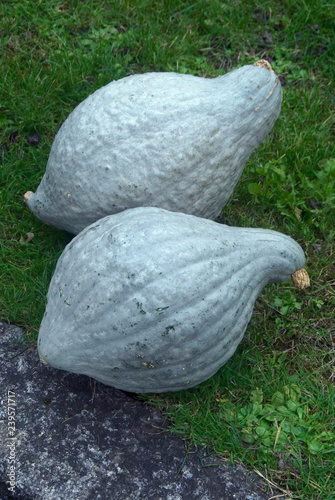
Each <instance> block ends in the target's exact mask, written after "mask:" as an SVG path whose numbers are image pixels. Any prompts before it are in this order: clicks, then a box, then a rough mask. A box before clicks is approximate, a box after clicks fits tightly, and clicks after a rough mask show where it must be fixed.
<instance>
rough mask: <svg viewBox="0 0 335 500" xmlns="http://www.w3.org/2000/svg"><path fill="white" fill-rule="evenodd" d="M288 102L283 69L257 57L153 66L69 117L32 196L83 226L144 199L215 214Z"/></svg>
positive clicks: (40, 212)
mask: <svg viewBox="0 0 335 500" xmlns="http://www.w3.org/2000/svg"><path fill="white" fill-rule="evenodd" d="M281 100H282V91H281V85H280V81H279V79H278V77H277V76H276V74H275V73H274V72H273V71H270V70H269V69H267V68H266V67H260V66H255V65H247V66H243V67H241V68H239V69H236V70H234V71H231V72H229V73H227V74H225V75H223V76H219V77H217V78H213V79H208V78H201V77H196V76H192V75H184V74H177V73H147V74H141V75H132V76H129V77H126V78H123V79H121V80H118V81H114V82H111V83H109V84H108V85H106V86H105V87H103V88H101V89H99V90H97V91H96V92H94V93H93V94H92V95H90V96H89V97H88V98H87V99H86V100H85V101H83V102H82V103H81V104H79V106H77V107H76V108H75V109H74V111H73V112H72V113H71V114H70V115H69V117H68V118H67V119H66V121H65V122H64V124H63V125H62V127H61V128H60V130H59V131H58V133H57V135H56V137H55V140H54V142H53V145H52V148H51V152H50V156H49V160H48V163H47V166H46V172H45V175H44V176H43V178H42V181H41V183H40V185H39V186H38V188H37V190H36V192H35V193H32V192H31V191H28V192H27V193H26V194H25V201H26V203H27V205H28V207H29V209H30V210H31V211H32V212H33V213H34V214H35V216H36V217H38V218H39V219H41V220H42V221H44V222H45V223H47V224H49V225H51V226H55V227H57V228H59V229H65V230H67V231H69V232H71V233H74V234H77V233H79V232H80V231H81V230H82V229H84V228H85V227H86V226H88V225H89V224H91V223H92V222H94V221H96V220H98V219H100V218H102V217H104V216H106V215H109V214H114V213H118V212H121V211H123V210H125V209H127V208H134V207H140V206H155V207H161V208H165V209H167V210H172V211H178V212H184V213H189V214H194V215H197V216H199V217H204V218H208V219H215V218H216V217H217V216H218V215H219V214H220V211H221V210H222V208H223V206H224V205H225V204H226V203H227V201H228V199H229V197H230V196H231V194H232V192H233V189H234V187H235V185H236V183H237V182H238V180H239V178H240V176H241V174H242V171H243V169H244V166H245V163H246V161H247V159H248V158H249V157H250V155H251V154H252V152H253V151H254V150H255V149H256V148H257V147H258V146H259V144H260V143H261V142H262V141H263V139H264V138H265V137H266V135H267V134H268V133H269V132H270V130H271V129H272V127H273V125H274V123H275V120H276V119H277V117H278V116H279V113H280V109H281Z"/></svg>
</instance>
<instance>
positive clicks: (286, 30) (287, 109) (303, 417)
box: [0, 0, 335, 500]
mask: <svg viewBox="0 0 335 500" xmlns="http://www.w3.org/2000/svg"><path fill="white" fill-rule="evenodd" d="M0 13H1V17H0V62H1V78H0V158H1V170H0V185H1V193H0V231H1V232H0V245H1V253H0V256H1V276H0V279H1V283H0V290H1V293H0V318H1V319H2V320H4V321H9V322H12V323H15V324H17V325H20V326H22V327H24V328H25V330H26V331H27V334H28V335H29V336H30V338H31V340H32V342H34V341H35V340H36V336H37V332H38V327H39V324H40V321H41V318H42V315H43V312H44V307H45V297H46V292H47V288H48V283H49V281H50V278H51V276H52V272H53V270H54V267H55V264H56V261H57V258H58V257H59V255H60V253H61V252H62V250H63V248H64V246H65V244H66V243H67V242H68V241H69V240H70V238H71V236H70V235H68V234H66V233H65V232H60V231H57V230H56V229H52V228H50V227H47V226H45V225H44V224H42V223H41V222H39V221H38V220H37V219H35V218H34V217H33V216H32V214H31V213H30V212H29V210H28V209H27V208H26V207H25V206H24V203H23V194H24V193H25V192H26V191H27V190H33V191H34V190H35V189H36V187H37V185H38V184H39V181H40V179H41V177H42V175H43V173H44V169H45V165H46V162H47V159H48V154H49V151H50V147H51V144H52V141H53V139H54V136H55V134H56V132H57V130H58V128H59V127H60V125H61V124H62V122H63V121H64V120H65V118H66V117H67V115H68V114H69V113H70V112H71V110H72V109H73V108H74V107H75V106H76V105H77V104H78V103H79V102H81V101H82V100H83V99H85V97H87V96H88V95H89V94H91V93H92V92H93V91H94V90H96V89H98V88H99V87H101V86H102V85H104V84H106V83H108V82H110V81H111V80H113V79H119V78H122V77H124V76H126V75H129V74H132V73H139V72H145V71H178V72H183V73H189V74H194V75H199V76H204V77H208V78H211V77H215V76H217V75H220V74H224V73H225V72H227V71H229V70H231V69H233V68H235V67H238V66H241V65H243V64H250V63H253V62H255V61H256V60H257V59H260V58H263V57H266V58H268V59H269V60H271V64H272V66H273V68H274V69H275V71H276V72H277V73H278V74H280V77H281V81H282V83H283V95H284V99H283V105H282V113H281V115H280V117H279V119H278V120H277V122H276V124H275V127H274V129H273V131H272V132H271V134H270V135H269V136H268V138H267V139H266V140H265V141H264V143H263V144H262V145H261V146H260V147H259V148H258V150H257V151H256V152H255V153H254V154H253V155H252V157H251V158H250V160H249V161H248V163H247V167H246V169H245V172H244V174H243V176H242V178H241V180H240V182H239V184H238V186H237V189H236V190H235V192H234V195H233V197H232V199H231V201H230V202H229V204H228V205H227V206H226V207H225V208H224V209H223V212H222V216H223V217H224V218H225V219H226V221H227V222H228V223H229V224H232V225H237V226H242V225H243V226H250V227H268V228H271V229H275V230H278V231H282V232H284V233H287V234H290V235H291V236H292V237H293V238H295V239H296V240H297V241H298V242H299V243H300V244H301V245H302V247H303V248H304V250H305V253H306V257H307V268H308V272H309V274H310V277H311V287H310V288H309V289H307V290H306V291H300V292H299V291H296V290H294V289H293V288H292V285H291V284H290V283H285V284H284V285H270V286H268V287H267V288H266V289H265V290H264V291H263V293H262V294H261V296H260V297H259V299H258V301H257V303H256V306H255V311H254V315H253V318H252V320H251V323H250V325H249V327H248V330H247V333H246V335H245V338H244V340H243V342H242V344H241V345H240V346H239V347H238V349H237V352H236V353H235V355H234V356H233V358H232V359H231V360H230V361H229V362H228V363H227V364H226V365H225V366H224V367H223V368H222V369H221V370H220V371H219V372H218V373H217V374H216V375H215V376H214V377H212V378H211V379H210V380H209V381H207V382H205V383H203V384H202V385H201V386H200V387H198V388H195V389H191V390H188V391H184V392H180V393H175V394H165V395H151V396H146V397H145V398H144V399H145V401H147V402H148V403H149V404H154V405H157V406H159V407H161V408H162V409H163V410H164V411H165V412H166V414H167V415H168V416H169V418H170V419H171V422H172V427H171V430H172V431H173V432H176V433H178V434H179V435H181V436H182V437H184V438H185V439H187V440H188V441H189V442H190V443H195V444H198V445H201V444H204V445H205V446H209V447H210V448H212V449H213V450H215V452H217V453H219V454H221V455H222V456H223V457H225V458H226V459H227V460H231V461H235V462H240V463H243V464H245V465H246V466H247V467H248V468H250V469H253V470H257V471H258V472H259V473H260V474H261V475H262V476H264V477H265V478H266V479H267V480H268V482H269V484H270V482H271V483H273V484H276V485H277V486H278V487H279V488H281V490H282V492H283V494H284V492H286V496H287V498H289V497H292V498H299V499H306V500H314V499H315V500H316V499H318V500H330V499H332V498H334V497H335V491H334V467H335V444H334V443H335V436H334V403H335V391H334V378H335V377H334V375H335V372H334V364H333V360H334V343H335V340H334V330H335V329H334V310H335V281H334V277H335V265H334V261H335V258H334V237H335V215H334V214H335V210H334V209H335V195H334V192H335V150H334V111H333V110H334V68H335V64H334V63H335V61H334V54H335V47H334V31H333V30H334V22H335V13H334V6H333V5H332V3H331V2H329V1H327V0H301V1H299V0H295V1H290V0H282V1H279V2H275V1H274V0H265V1H263V2H258V1H255V0H254V1H250V2H245V1H242V0H234V1H232V2H223V1H219V0H211V1H205V0H202V1H190V0H187V1H175V0H172V1H164V0H157V1H151V0H134V1H132V2H130V1H105V2H102V1H97V0H92V1H75V0H68V1H63V2H61V1H60V0H59V1H55V0H45V1H43V2H42V1H36V0H35V1H33V0H21V1H20V2H18V1H13V2H3V3H2V4H1V7H0ZM266 32H267V33H266ZM35 133H37V134H38V138H39V141H38V144H37V145H35V146H34V145H32V144H31V142H32V141H31V140H30V138H31V137H32V136H33V134H35ZM28 233H33V238H32V239H31V240H30V241H27V239H28V237H27V234H28Z"/></svg>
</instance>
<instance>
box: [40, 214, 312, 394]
mask: <svg viewBox="0 0 335 500" xmlns="http://www.w3.org/2000/svg"><path fill="white" fill-rule="evenodd" d="M304 262H305V257H304V253H303V251H302V249H301V247H300V246H299V245H298V243H296V242H295V241H294V240H293V239H292V238H290V237H288V236H286V235H284V234H281V233H278V232H275V231H271V230H266V229H253V228H251V229H243V228H236V227H228V226H225V225H221V224H218V223H216V222H213V221H210V220H206V219H200V218H198V217H195V216H192V215H186V214H182V213H177V212H168V211H166V210H163V209H158V208H151V207H147V208H135V209H130V210H126V211H124V212H122V213H120V214H117V215H113V216H107V217H105V218H103V219H101V220H100V221H98V222H96V223H94V224H92V225H91V226H89V227H87V228H86V229H85V230H84V231H83V232H81V233H80V234H79V235H77V236H76V237H75V238H74V239H73V240H72V241H71V243H70V244H69V245H68V246H67V247H66V248H65V250H64V252H63V254H62V255H61V257H60V259H59V261H58V264H57V267H56V270H55V273H54V276H53V278H52V280H51V284H50V288H49V291H48V297H47V306H46V311H45V315H44V317H43V320H42V324H41V327H40V331H39V338H38V350H39V355H40V358H41V360H42V361H43V362H45V363H48V364H50V365H53V366H55V367H57V368H60V369H63V370H67V371H70V372H75V373H82V374H86V375H89V376H90V377H93V378H95V379H97V380H99V381H101V382H103V383H105V384H108V385H111V386H114V387H117V388H120V389H123V390H127V391H131V392H142V393H144V392H163V391H176V390H180V389H186V388H189V387H192V386H195V385H197V384H199V383H200V382H202V381H204V380H206V379H208V378H209V377H210V376H212V375H213V374H214V373H215V372H216V371H217V370H218V369H219V368H220V367H221V366H222V365H223V364H224V363H225V362H226V361H227V360H228V359H229V358H230V357H231V356H232V355H233V354H234V352H235V350H236V348H237V346H238V344H239V343H240V342H241V340H242V338H243V335H244V332H245V330H246V328H247V325H248V322H249V320H250V317H251V315H252V311H253V306H254V302H255V300H256V298H257V297H258V295H259V293H260V292H261V290H262V288H263V287H264V286H265V285H266V284H267V283H269V282H282V281H285V280H288V279H289V278H290V276H291V275H292V274H293V273H294V272H295V271H296V270H297V269H300V268H302V267H303V266H304Z"/></svg>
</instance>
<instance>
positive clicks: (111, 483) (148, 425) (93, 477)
mask: <svg viewBox="0 0 335 500" xmlns="http://www.w3.org/2000/svg"><path fill="white" fill-rule="evenodd" d="M23 335H24V333H23V331H22V330H21V329H19V328H17V327H13V326H9V325H6V324H4V323H0V359H1V366H0V383H1V410H0V440H1V448H0V500H5V499H10V498H13V499H16V500H32V499H34V500H63V499H68V500H72V499H73V500H90V499H95V500H113V499H120V500H128V499H129V500H133V499H134V500H135V499H136V500H151V499H152V500H160V499H161V500H196V499H201V500H220V499H225V500H233V499H234V500H242V499H243V500H267V499H268V498H269V497H270V496H271V495H269V494H266V493H265V492H264V490H263V488H262V483H261V481H260V479H259V478H258V477H257V476H255V475H254V474H250V475H249V474H248V471H247V470H245V469H244V468H243V467H241V466H231V465H229V464H227V463H224V462H222V461H220V459H219V458H218V457H215V456H213V455H212V454H210V453H209V452H208V451H207V450H204V449H196V448H194V447H193V448H191V449H190V450H189V453H187V444H186V443H185V442H184V441H183V440H182V439H179V438H178V437H176V436H173V435H172V434H170V433H169V432H168V426H169V423H168V422H167V421H166V419H165V418H164V417H163V415H162V414H161V413H160V412H159V411H158V410H157V409H155V408H151V407H148V406H146V405H145V404H143V403H142V402H141V401H139V400H137V399H136V397H132V395H129V394H127V393H124V392H122V391H119V390H116V389H113V388H111V387H108V386H105V385H103V384H100V383H98V382H95V381H94V380H92V379H90V378H88V377H86V376H79V375H75V374H70V373H66V372H63V371H60V370H56V369H53V368H51V367H48V366H44V365H42V364H41V363H40V362H39V359H38V355H37V351H36V349H35V348H34V347H30V346H29V344H27V343H25V342H24V340H23V339H24V337H23ZM8 408H9V411H8ZM11 418H12V420H11ZM11 423H12V424H11ZM14 424H15V428H14ZM11 434H12V435H11ZM214 464H215V465H214ZM10 467H12V469H10ZM10 472H11V473H12V479H13V480H15V487H14V488H12V490H13V491H12V492H11V491H10V487H11V483H10V481H9V480H10V478H11V477H10V476H9V474H10Z"/></svg>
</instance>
